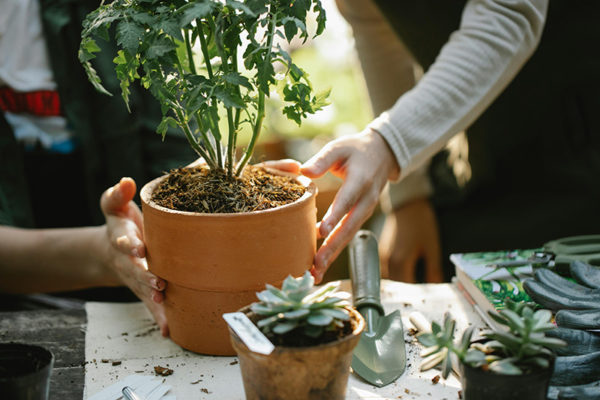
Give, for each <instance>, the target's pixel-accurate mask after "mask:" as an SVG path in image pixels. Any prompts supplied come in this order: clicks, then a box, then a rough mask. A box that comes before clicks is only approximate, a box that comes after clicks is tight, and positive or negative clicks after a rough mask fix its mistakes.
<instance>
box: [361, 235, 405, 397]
mask: <svg viewBox="0 0 600 400" xmlns="http://www.w3.org/2000/svg"><path fill="white" fill-rule="evenodd" d="M349 251H350V279H351V280H352V292H353V297H354V306H355V307H356V309H357V310H358V312H360V313H361V314H362V316H363V317H364V318H365V322H366V328H365V330H364V332H363V333H362V335H361V338H360V341H359V342H358V345H357V346H356V348H355V349H354V353H353V356H352V369H353V370H354V372H355V373H356V374H358V375H359V376H360V377H362V378H363V379H364V380H366V381H367V382H369V383H371V384H372V385H375V386H378V387H382V386H385V385H387V384H390V383H392V382H393V381H395V380H396V379H398V377H399V376H400V375H402V373H403V372H404V370H405V369H406V349H405V345H404V330H403V328H402V318H401V316H400V310H396V311H394V312H392V313H391V314H388V315H385V314H384V310H383V306H382V305H381V299H380V272H379V253H378V250H377V239H376V238H375V235H373V233H372V232H370V231H366V230H362V231H359V232H358V233H357V234H356V236H354V239H352V242H351V243H350V250H349Z"/></svg>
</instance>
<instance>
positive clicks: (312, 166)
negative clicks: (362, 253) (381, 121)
mask: <svg viewBox="0 0 600 400" xmlns="http://www.w3.org/2000/svg"><path fill="white" fill-rule="evenodd" d="M327 171H331V172H332V173H333V174H334V175H336V176H338V177H340V178H342V179H343V180H344V183H343V184H342V186H341V187H340V189H339V191H338V193H337V195H336V196H335V199H334V200H333V203H332V204H331V206H330V207H329V209H328V210H327V213H326V214H325V216H324V217H323V220H322V221H321V222H320V223H319V226H318V235H319V236H320V237H322V238H325V241H324V242H323V245H322V246H321V248H319V250H318V251H317V254H316V255H315V261H314V267H313V270H312V273H313V275H314V276H315V279H316V281H317V282H320V281H321V279H322V278H323V274H325V271H326V270H327V268H328V267H329V265H330V264H331V262H333V261H334V260H335V258H336V257H337V256H338V255H339V254H340V252H341V251H342V250H343V248H344V246H346V244H348V242H349V241H350V240H351V239H352V238H353V237H354V234H355V233H356V232H358V230H359V229H360V227H361V225H362V224H363V223H364V222H365V221H366V220H367V218H369V216H370V215H371V213H372V212H373V210H374V209H375V206H376V205H377V202H378V200H379V194H380V193H381V191H382V190H383V187H384V186H385V184H386V183H387V181H388V179H395V178H396V177H397V176H398V174H399V172H400V170H399V168H398V165H397V163H396V160H395V158H394V155H393V153H392V151H391V149H390V148H389V147H388V145H387V143H386V141H385V140H384V139H383V137H382V136H381V135H380V134H379V133H377V132H375V131H374V130H371V129H367V130H365V131H363V132H360V133H357V134H355V135H350V136H345V137H342V138H339V139H336V140H334V141H332V142H329V143H328V144H327V145H326V146H325V147H323V149H321V151H319V152H318V153H317V154H316V155H314V156H313V157H312V158H311V159H310V160H308V161H307V162H306V163H305V164H304V165H303V166H302V168H301V172H302V173H303V174H304V175H306V176H308V177H309V178H318V177H320V176H322V175H324V174H325V173H326V172H327Z"/></svg>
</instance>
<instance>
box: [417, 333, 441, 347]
mask: <svg viewBox="0 0 600 400" xmlns="http://www.w3.org/2000/svg"><path fill="white" fill-rule="evenodd" d="M417 340H418V341H419V343H421V344H422V345H423V346H425V347H431V346H435V345H436V344H437V340H436V337H435V335H434V334H433V333H429V332H424V333H419V334H418V335H417Z"/></svg>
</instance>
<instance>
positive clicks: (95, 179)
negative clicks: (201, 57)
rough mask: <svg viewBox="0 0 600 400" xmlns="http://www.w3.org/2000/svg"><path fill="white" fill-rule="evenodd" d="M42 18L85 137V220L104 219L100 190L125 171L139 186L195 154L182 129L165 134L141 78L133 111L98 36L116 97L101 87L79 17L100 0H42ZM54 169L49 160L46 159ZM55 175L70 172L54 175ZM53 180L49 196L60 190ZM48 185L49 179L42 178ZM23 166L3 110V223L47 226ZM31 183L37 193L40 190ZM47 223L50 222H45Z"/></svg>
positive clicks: (76, 125) (66, 109)
mask: <svg viewBox="0 0 600 400" xmlns="http://www.w3.org/2000/svg"><path fill="white" fill-rule="evenodd" d="M40 3H41V10H42V11H41V12H42V25H43V28H44V34H45V38H46V44H47V47H48V53H49V56H50V62H51V66H52V69H53V72H54V79H55V81H56V83H57V85H58V92H59V94H60V98H61V107H62V112H63V115H64V116H65V117H66V118H67V121H68V123H69V125H70V127H71V128H72V129H73V131H74V133H75V135H76V138H77V139H78V141H79V143H80V150H81V153H82V157H83V164H82V165H81V166H80V168H82V169H83V176H84V181H83V182H75V184H76V185H78V188H77V189H78V190H80V191H81V192H82V193H83V198H84V199H85V200H84V201H85V202H87V204H86V208H87V209H88V210H87V211H88V214H89V218H88V220H87V221H82V223H81V224H89V223H94V224H100V223H102V222H103V218H102V214H101V212H100V208H99V199H100V195H101V194H102V192H103V191H104V190H105V189H106V188H108V187H109V186H112V185H114V184H115V183H117V182H118V181H119V179H120V178H121V177H123V176H129V177H132V178H134V179H135V180H136V182H137V183H138V185H139V186H140V187H141V185H143V184H144V183H146V182H147V181H148V180H150V179H151V178H154V177H156V176H159V175H161V174H162V173H164V172H165V171H168V170H170V169H171V168H175V167H180V166H183V165H185V164H187V163H189V162H191V161H192V160H194V159H195V157H196V156H195V154H194V153H193V152H192V150H190V148H189V145H188V144H187V141H186V140H185V138H184V137H183V135H182V134H180V133H179V132H177V131H175V130H174V131H172V132H169V135H168V137H167V138H166V139H165V141H164V142H163V141H162V140H161V137H160V135H158V134H156V133H155V132H154V131H155V128H156V126H157V125H158V123H159V122H160V117H161V112H160V107H159V105H158V103H157V101H156V100H155V99H154V98H152V96H151V95H150V94H149V92H147V91H145V90H143V89H141V88H140V87H139V86H135V87H132V95H131V96H130V99H131V101H132V103H131V109H132V113H131V114H129V113H128V111H127V108H126V107H125V103H124V102H123V100H122V98H121V96H120V89H119V84H118V81H117V80H116V77H115V73H114V64H113V62H112V60H113V58H114V56H115V54H116V48H115V47H114V45H113V44H112V43H106V42H103V41H100V42H101V43H100V45H102V46H103V48H104V51H103V52H102V53H101V54H100V55H99V57H98V58H97V60H96V62H95V67H96V70H97V71H98V73H99V75H100V77H101V78H102V81H103V83H104V85H105V87H106V88H107V89H108V90H109V91H110V92H111V93H113V94H114V95H113V96H112V97H109V96H106V95H103V94H100V93H98V92H96V91H95V89H94V88H93V87H92V85H91V84H90V83H89V82H88V80H87V77H86V76H85V73H84V70H83V68H82V67H81V64H80V63H79V60H78V59H77V53H78V49H79V43H80V41H81V33H80V32H81V21H82V20H83V18H84V17H85V15H86V14H87V13H88V12H89V11H91V10H92V9H94V8H95V7H97V6H98V5H99V2H98V1H97V0H40ZM45 168H48V169H51V168H52V166H51V165H47V166H45ZM56 179H57V180H60V179H63V180H64V179H68V178H67V177H64V176H56ZM51 183H52V182H48V183H47V184H48V192H47V195H48V196H61V195H63V194H62V193H57V191H56V190H54V191H53V190H52V185H51ZM36 184H37V185H43V184H44V182H37V183H36ZM27 186H28V183H27V182H26V178H25V173H24V168H23V154H22V150H21V149H20V147H19V146H18V145H17V143H16V141H15V140H14V136H13V133H12V130H11V128H10V126H9V125H8V124H7V123H6V121H5V119H4V117H3V115H2V113H1V112H0V224H7V225H15V226H22V227H33V226H37V227H42V226H39V225H38V224H36V223H35V221H34V220H33V218H32V213H33V212H32V208H31V204H32V202H31V201H30V199H29V192H31V191H28V190H27ZM39 192H40V191H39V190H37V191H33V192H32V193H39ZM63 200H64V201H63V202H62V203H63V204H64V207H63V209H59V210H56V213H58V214H60V213H69V207H72V200H71V199H70V198H69V196H67V195H64V199H63ZM43 227H47V226H43Z"/></svg>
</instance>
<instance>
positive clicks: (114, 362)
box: [112, 361, 121, 367]
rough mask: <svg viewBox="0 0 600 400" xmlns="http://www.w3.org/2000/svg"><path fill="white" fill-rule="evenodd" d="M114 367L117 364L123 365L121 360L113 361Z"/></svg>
mask: <svg viewBox="0 0 600 400" xmlns="http://www.w3.org/2000/svg"><path fill="white" fill-rule="evenodd" d="M112 365H113V367H114V366H116V365H121V361H113V362H112Z"/></svg>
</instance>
